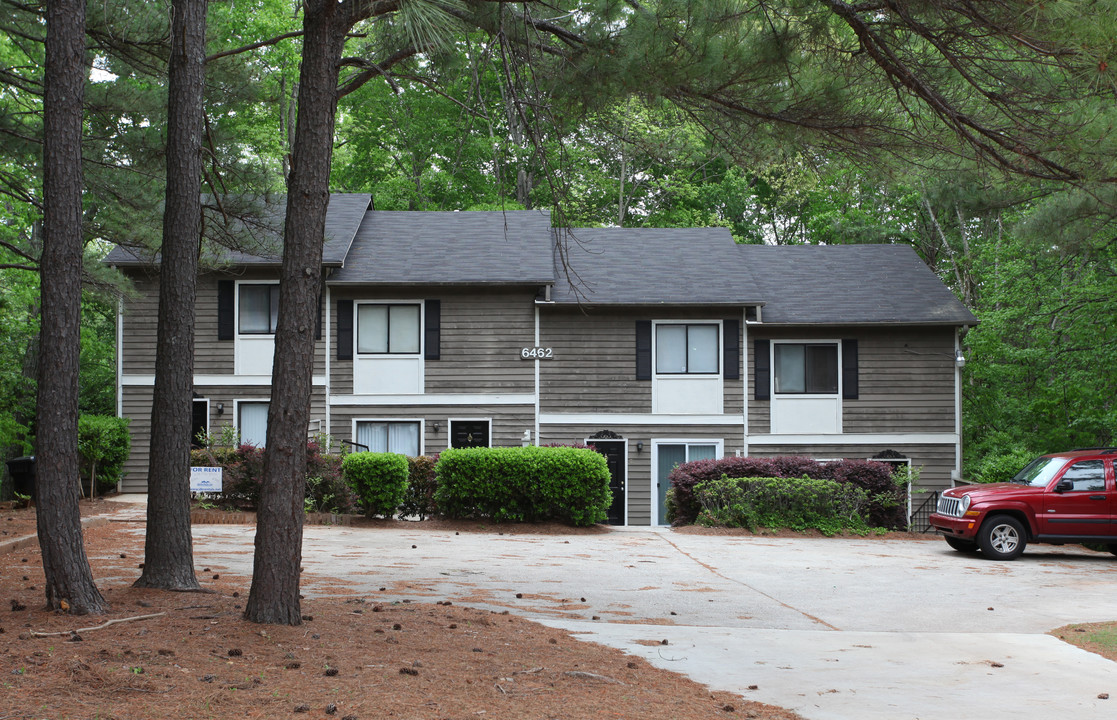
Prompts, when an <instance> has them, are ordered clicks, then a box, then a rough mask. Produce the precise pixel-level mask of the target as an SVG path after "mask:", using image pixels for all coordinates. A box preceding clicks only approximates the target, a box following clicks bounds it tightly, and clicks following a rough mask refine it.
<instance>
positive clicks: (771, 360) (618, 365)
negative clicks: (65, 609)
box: [106, 195, 976, 525]
mask: <svg viewBox="0 0 1117 720" xmlns="http://www.w3.org/2000/svg"><path fill="white" fill-rule="evenodd" d="M106 262H109V263H111V264H114V265H116V266H118V267H120V268H121V269H123V270H124V271H125V272H126V273H128V275H129V276H130V277H131V278H132V279H133V280H134V282H135V283H136V288H137V291H138V292H137V295H136V296H135V299H132V300H129V301H127V302H125V303H124V304H123V305H122V307H121V312H120V318H119V330H118V332H119V340H120V342H119V347H120V351H119V359H118V364H119V368H118V370H119V385H118V388H119V389H118V405H119V410H120V414H121V415H122V416H125V417H129V418H131V419H132V433H133V453H132V458H131V460H130V461H129V464H128V466H127V472H128V475H127V477H126V479H125V480H124V483H123V486H124V489H125V490H128V491H143V490H144V489H145V488H146V478H145V475H146V464H147V447H148V438H147V433H148V428H149V427H150V418H149V414H150V404H151V388H152V385H153V383H154V375H153V372H154V370H153V368H154V347H155V316H156V312H155V309H156V306H157V302H158V300H157V297H158V293H157V279H158V278H157V272H156V271H155V268H154V267H153V265H152V263H150V262H147V261H144V260H142V259H140V258H138V257H136V256H134V255H131V254H130V253H127V252H125V251H123V250H121V249H117V250H114V251H113V253H112V254H110V256H109V257H108V258H107V260H106ZM278 265H279V259H278V256H277V255H275V256H268V255H245V254H236V255H230V256H229V257H227V258H225V264H224V265H223V266H222V268H221V269H219V270H213V271H209V272H206V273H204V274H202V275H201V276H200V277H199V283H198V308H197V309H198V313H197V317H198V320H197V347H196V358H195V373H196V374H195V398H196V399H195V411H196V413H195V426H196V431H198V430H205V431H210V432H216V431H217V429H218V428H219V427H220V426H222V425H232V426H234V427H235V428H237V429H238V430H239V433H240V437H241V439H242V441H244V442H251V443H256V444H263V443H264V442H265V438H266V420H267V403H268V398H269V393H270V373H271V359H272V354H273V352H274V349H275V347H274V329H275V322H276V313H277V307H278V281H277V277H278ZM322 273H323V292H322V302H321V308H322V311H321V314H322V321H321V338H320V340H319V341H318V345H317V355H316V362H315V371H314V397H313V401H312V418H313V420H312V422H311V426H310V427H309V428H308V434H315V433H319V432H321V433H329V434H330V435H331V436H332V437H333V438H334V439H335V440H340V441H344V442H349V443H352V444H354V445H355V446H357V447H359V448H369V449H372V450H381V451H384V450H386V451H392V452H401V453H406V454H410V455H416V454H429V453H434V452H438V451H439V450H442V449H445V448H447V447H458V446H469V445H493V446H499V445H520V444H526V443H536V444H551V443H561V444H570V443H587V442H591V443H592V444H593V445H595V446H596V447H597V448H598V449H599V450H600V451H602V452H603V453H605V454H606V456H607V457H608V458H609V461H610V469H611V471H612V473H613V486H614V496H615V500H616V502H615V504H614V507H613V510H612V512H611V521H612V522H616V523H624V524H632V525H648V524H660V523H662V522H664V508H663V500H664V495H665V493H666V490H667V481H666V476H667V473H668V472H670V470H671V468H672V467H674V465H676V464H677V463H679V462H683V461H685V460H693V459H699V458H713V457H722V456H725V455H731V454H740V455H760V456H771V455H784V454H795V455H807V456H811V457H815V458H819V459H833V458H842V457H857V458H869V457H873V456H878V455H881V454H882V453H884V456H885V457H888V458H890V459H891V460H892V461H894V462H896V461H899V462H905V461H910V463H911V464H912V465H914V466H917V467H920V468H921V469H922V475H921V483H922V484H923V485H924V486H927V487H931V488H938V487H944V486H948V485H950V484H951V480H952V477H953V476H955V475H956V474H957V473H958V472H959V469H960V464H961V445H960V444H961V427H960V422H961V418H960V406H961V402H960V392H961V389H960V374H959V366H960V364H961V362H960V353H959V346H958V334H959V330H960V329H962V328H964V327H966V326H969V325H972V324H974V323H975V322H976V321H975V319H974V317H973V316H972V315H971V314H970V313H969V311H967V310H966V309H965V308H964V307H963V306H962V305H961V303H959V302H958V301H957V300H956V299H955V298H954V296H953V295H952V294H951V293H950V291H949V290H948V289H947V288H946V287H945V286H943V284H942V283H941V282H940V281H939V280H938V278H937V277H936V276H935V275H934V274H933V273H932V272H931V271H930V270H929V269H928V268H927V267H926V265H925V264H924V263H923V262H922V261H921V260H920V259H919V258H918V256H917V255H916V254H915V253H914V252H913V251H912V250H911V248H909V247H907V246H904V245H864V246H826V247H816V246H811V247H804V246H751V245H737V244H735V243H734V242H733V240H732V238H731V237H730V235H729V232H728V231H727V230H725V229H721V228H701V229H698V228H696V229H570V230H568V229H553V228H551V222H550V217H549V215H548V214H546V213H543V212H537V211H515V212H511V211H510V212H381V211H375V210H371V209H369V198H368V196H367V195H335V196H333V198H332V199H331V204H330V216H329V220H328V222H327V238H326V245H325V253H324V259H323V268H322Z"/></svg>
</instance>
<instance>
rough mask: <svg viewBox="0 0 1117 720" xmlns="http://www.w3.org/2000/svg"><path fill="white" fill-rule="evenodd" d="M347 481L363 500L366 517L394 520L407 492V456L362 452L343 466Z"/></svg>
mask: <svg viewBox="0 0 1117 720" xmlns="http://www.w3.org/2000/svg"><path fill="white" fill-rule="evenodd" d="M341 469H342V472H343V473H344V474H345V481H346V482H347V483H349V487H351V488H353V490H354V491H355V492H356V493H357V497H359V498H360V501H361V507H362V508H363V509H364V512H365V515H368V516H369V517H374V516H377V515H380V516H382V517H386V518H390V517H394V516H395V514H396V510H397V509H399V506H400V504H401V503H402V502H403V498H404V494H405V493H406V492H407V476H408V463H407V456H406V455H399V454H397V453H377V452H359V453H351V454H349V455H346V456H345V460H343V461H342V463H341Z"/></svg>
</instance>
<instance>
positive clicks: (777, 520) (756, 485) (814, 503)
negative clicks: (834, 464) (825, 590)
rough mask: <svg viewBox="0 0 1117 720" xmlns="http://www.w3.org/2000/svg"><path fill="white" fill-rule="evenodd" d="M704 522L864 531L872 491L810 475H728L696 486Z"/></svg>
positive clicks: (826, 532)
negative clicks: (762, 476)
mask: <svg viewBox="0 0 1117 720" xmlns="http://www.w3.org/2000/svg"><path fill="white" fill-rule="evenodd" d="M694 491H695V496H696V497H697V499H698V502H699V503H700V504H701V506H702V512H701V514H700V515H699V522H700V523H701V524H704V525H722V526H725V527H744V528H748V529H750V530H754V531H755V530H757V529H759V528H789V529H792V530H800V531H802V530H818V531H820V532H822V533H823V534H824V535H834V534H836V533H839V532H843V531H844V532H853V533H858V534H865V533H867V532H868V531H869V524H868V523H867V522H866V520H865V513H866V511H867V510H868V506H869V496H868V493H866V492H865V491H864V490H862V489H861V488H857V487H853V486H852V485H849V484H843V483H839V482H835V481H833V480H812V479H810V478H727V477H722V478H720V479H718V480H706V481H704V482H701V483H699V484H698V485H697V486H695V489H694Z"/></svg>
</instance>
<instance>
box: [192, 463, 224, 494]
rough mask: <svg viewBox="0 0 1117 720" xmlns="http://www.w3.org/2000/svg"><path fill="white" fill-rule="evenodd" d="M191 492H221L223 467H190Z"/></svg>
mask: <svg viewBox="0 0 1117 720" xmlns="http://www.w3.org/2000/svg"><path fill="white" fill-rule="evenodd" d="M190 492H218V493H219V492H221V468H219V467H192V468H190Z"/></svg>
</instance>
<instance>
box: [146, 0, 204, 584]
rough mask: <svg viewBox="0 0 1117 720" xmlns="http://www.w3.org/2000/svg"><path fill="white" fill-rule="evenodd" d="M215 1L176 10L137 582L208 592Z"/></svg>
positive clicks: (183, 1) (178, 3) (180, 2)
mask: <svg viewBox="0 0 1117 720" xmlns="http://www.w3.org/2000/svg"><path fill="white" fill-rule="evenodd" d="M206 2H207V0H175V1H174V2H173V4H172V6H171V16H172V17H171V58H170V67H169V72H168V97H167V201H166V207H165V209H164V211H163V246H162V256H161V265H160V269H159V330H158V342H157V346H156V356H155V388H154V391H153V395H152V404H151V454H150V456H149V460H148V474H147V477H148V498H147V534H146V540H145V544H144V569H143V574H142V575H140V578H139V579H138V580H136V583H135V585H136V587H156V588H163V589H166V590H198V589H200V586H199V585H198V579H197V577H196V576H195V575H194V552H193V547H192V544H191V537H190V431H191V428H192V409H193V388H194V318H195V307H194V301H195V293H196V286H197V278H198V252H199V244H200V242H201V229H202V205H201V196H200V193H201V184H202V155H201V146H202V94H203V90H204V87H205V29H206Z"/></svg>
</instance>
